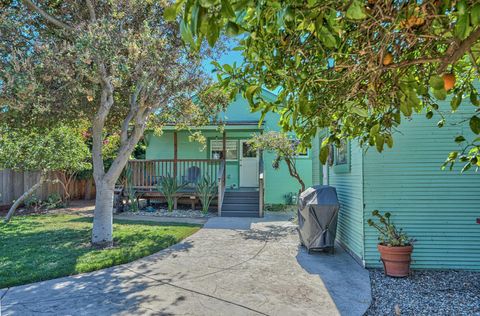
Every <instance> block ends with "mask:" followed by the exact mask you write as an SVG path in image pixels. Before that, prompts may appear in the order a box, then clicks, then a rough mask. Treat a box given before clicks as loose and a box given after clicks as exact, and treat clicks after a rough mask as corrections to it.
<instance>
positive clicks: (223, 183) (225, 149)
mask: <svg viewBox="0 0 480 316" xmlns="http://www.w3.org/2000/svg"><path fill="white" fill-rule="evenodd" d="M222 151H223V177H222V185H223V187H225V172H226V169H227V132H226V131H225V130H223V139H222Z"/></svg>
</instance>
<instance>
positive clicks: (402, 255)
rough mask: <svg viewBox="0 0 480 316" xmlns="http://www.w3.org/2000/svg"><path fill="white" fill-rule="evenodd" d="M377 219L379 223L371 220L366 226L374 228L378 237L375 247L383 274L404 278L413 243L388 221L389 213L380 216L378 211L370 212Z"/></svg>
mask: <svg viewBox="0 0 480 316" xmlns="http://www.w3.org/2000/svg"><path fill="white" fill-rule="evenodd" d="M372 215H373V216H374V217H376V218H378V221H379V223H376V222H375V221H373V220H372V219H369V220H368V225H370V226H372V227H374V228H376V229H377V230H378V232H379V233H380V235H379V236H378V240H379V243H378V245H377V248H378V251H379V252H380V257H381V260H382V262H383V267H384V270H385V274H386V275H388V276H392V277H406V276H408V275H409V274H410V262H411V261H412V260H411V256H412V251H413V242H414V240H413V239H411V238H409V237H408V236H407V234H406V233H405V232H403V231H402V229H398V228H397V227H396V226H395V224H394V223H393V222H392V221H391V220H390V216H391V214H390V213H388V212H387V213H385V214H384V215H382V214H380V212H379V211H378V210H375V211H373V212H372Z"/></svg>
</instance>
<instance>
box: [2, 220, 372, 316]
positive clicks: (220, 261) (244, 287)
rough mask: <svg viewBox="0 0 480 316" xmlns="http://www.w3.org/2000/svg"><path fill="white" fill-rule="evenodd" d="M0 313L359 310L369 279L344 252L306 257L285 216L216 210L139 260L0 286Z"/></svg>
mask: <svg viewBox="0 0 480 316" xmlns="http://www.w3.org/2000/svg"><path fill="white" fill-rule="evenodd" d="M0 297H1V298H2V299H1V309H2V312H1V313H0V314H1V315H3V316H4V315H30V314H31V315H52V314H59V315H111V314H118V315H145V314H147V315H148V314H151V315H154V314H155V315H158V314H161V315H178V314H184V315H229V316H231V315H338V314H342V315H362V314H363V313H364V312H365V310H366V309H367V308H368V306H369V304H370V300H371V298H370V282H369V276H368V273H367V271H366V270H364V269H362V268H361V267H360V266H359V265H358V264H357V263H356V262H355V261H354V260H353V259H352V258H351V257H350V256H349V255H348V254H346V253H345V252H343V251H341V250H338V251H337V253H336V254H335V255H334V256H332V255H328V254H314V255H308V254H307V253H306V252H305V251H304V250H303V249H302V248H300V247H299V243H298V237H297V234H296V232H295V226H294V225H293V224H292V223H291V222H289V221H288V218H286V217H285V215H269V216H266V217H265V218H263V219H248V218H212V219H210V220H209V221H208V222H207V223H206V224H205V226H204V228H203V229H201V230H200V231H199V232H197V233H195V234H194V235H192V236H190V237H189V238H187V239H185V240H184V241H183V242H182V243H180V244H177V245H175V246H173V247H171V248H169V249H166V250H164V251H161V252H159V253H156V254H154V255H151V256H149V257H146V258H143V259H140V260H138V261H135V262H132V263H129V264H125V265H121V266H117V267H113V268H109V269H105V270H101V271H97V272H93V273H86V274H82V275H77V276H72V277H65V278H60V279H55V280H51V281H45V282H39V283H35V284H31V285H25V286H19V287H13V288H10V289H6V290H5V289H4V290H0Z"/></svg>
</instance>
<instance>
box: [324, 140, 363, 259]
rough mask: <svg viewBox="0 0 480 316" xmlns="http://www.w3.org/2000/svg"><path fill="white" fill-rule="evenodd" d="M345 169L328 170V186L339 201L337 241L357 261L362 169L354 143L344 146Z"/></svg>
mask: <svg viewBox="0 0 480 316" xmlns="http://www.w3.org/2000/svg"><path fill="white" fill-rule="evenodd" d="M348 146H350V150H349V151H348V153H349V157H348V164H349V167H350V168H349V170H348V171H345V170H342V171H341V172H340V171H338V166H335V165H334V166H333V167H330V168H329V169H330V170H329V184H330V185H331V186H334V187H335V188H336V189H337V194H338V198H339V200H340V212H339V216H338V226H337V240H338V241H340V242H341V244H342V245H343V246H345V247H346V248H348V250H349V251H351V252H352V253H353V254H354V255H355V256H356V257H357V258H358V259H363V256H364V251H363V168H362V160H363V159H362V150H361V149H360V147H359V146H358V144H357V142H350V143H348Z"/></svg>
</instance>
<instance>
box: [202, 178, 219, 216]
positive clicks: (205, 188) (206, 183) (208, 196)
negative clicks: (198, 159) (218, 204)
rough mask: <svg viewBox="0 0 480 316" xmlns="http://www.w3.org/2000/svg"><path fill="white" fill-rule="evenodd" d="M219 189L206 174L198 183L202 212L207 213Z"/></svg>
mask: <svg viewBox="0 0 480 316" xmlns="http://www.w3.org/2000/svg"><path fill="white" fill-rule="evenodd" d="M217 191H218V186H217V183H216V182H215V181H212V180H211V179H210V177H208V176H205V177H203V179H202V180H201V181H199V182H198V183H197V194H198V197H199V199H200V201H201V202H202V213H203V214H207V213H208V209H209V207H210V204H211V203H212V201H213V199H214V198H215V195H216V193H217Z"/></svg>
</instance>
